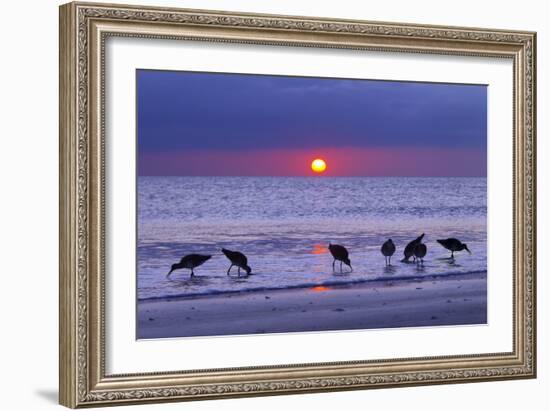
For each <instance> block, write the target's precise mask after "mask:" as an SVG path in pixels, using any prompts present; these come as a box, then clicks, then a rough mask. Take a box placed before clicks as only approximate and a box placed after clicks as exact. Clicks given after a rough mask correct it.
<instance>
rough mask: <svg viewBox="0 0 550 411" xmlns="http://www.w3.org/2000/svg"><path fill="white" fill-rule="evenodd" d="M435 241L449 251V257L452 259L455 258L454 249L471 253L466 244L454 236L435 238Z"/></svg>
mask: <svg viewBox="0 0 550 411" xmlns="http://www.w3.org/2000/svg"><path fill="white" fill-rule="evenodd" d="M437 242H438V243H439V244H441V245H442V246H443V247H445V248H446V249H447V250H449V251H450V252H451V258H453V259H454V258H455V252H456V251H462V250H466V251H468V252H469V253H470V254H472V252H471V251H470V250H469V249H468V246H467V245H466V244H465V243H463V242H461V241H460V240H457V239H456V238H446V239H444V240H437Z"/></svg>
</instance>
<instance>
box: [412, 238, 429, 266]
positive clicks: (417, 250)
mask: <svg viewBox="0 0 550 411" xmlns="http://www.w3.org/2000/svg"><path fill="white" fill-rule="evenodd" d="M427 252H428V247H426V244H423V243H418V244H417V245H416V247H414V256H415V257H416V263H417V264H418V262H420V264H421V265H424V257H425V256H426V253H427Z"/></svg>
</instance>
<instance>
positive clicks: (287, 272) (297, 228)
mask: <svg viewBox="0 0 550 411" xmlns="http://www.w3.org/2000/svg"><path fill="white" fill-rule="evenodd" d="M422 233H425V237H424V241H423V242H424V243H425V244H426V245H427V247H428V253H427V255H426V257H425V260H424V265H423V266H417V265H416V264H405V263H401V262H400V260H401V259H402V258H403V249H404V247H405V245H406V244H407V243H408V242H409V241H411V240H413V239H414V238H416V237H418V236H419V235H420V234H422ZM448 237H456V238H458V239H460V240H461V241H463V242H465V243H467V244H468V248H469V249H470V250H471V252H472V254H471V255H470V254H468V253H467V252H460V253H457V254H456V259H455V260H454V261H450V260H449V259H448V258H447V257H449V256H450V252H449V251H447V250H445V249H444V248H443V247H442V246H441V245H439V244H438V243H437V242H436V239H439V238H448ZM388 238H392V240H393V242H394V243H395V244H396V247H397V251H396V253H395V254H394V256H393V258H392V265H391V266H390V267H386V266H385V262H384V256H383V255H382V254H381V253H380V247H381V245H382V243H383V242H384V241H386V240H387V239H388ZM329 242H332V243H333V244H342V245H344V246H345V247H346V248H347V249H348V251H349V253H350V259H351V263H352V266H353V269H354V270H353V272H352V273H350V274H340V272H339V264H337V271H336V272H333V270H332V257H331V255H330V253H329V252H328V249H327V247H328V244H329ZM222 247H223V248H228V249H231V250H238V251H241V252H243V253H245V254H246V255H247V257H248V262H249V265H250V266H251V268H252V274H251V275H250V276H244V275H243V276H241V277H240V278H239V277H237V276H236V273H237V271H236V268H234V269H233V270H235V271H233V274H234V276H231V277H228V276H227V275H226V272H227V269H228V268H229V264H230V263H229V261H228V260H227V259H226V257H225V256H224V255H223V254H222V253H221V248H222ZM191 253H200V254H210V255H212V258H211V259H210V260H209V261H207V262H206V263H204V264H203V265H202V266H200V267H198V268H196V269H195V277H193V278H190V276H189V270H185V269H183V270H178V271H174V272H173V273H172V275H171V276H170V277H169V278H166V274H167V273H168V271H169V270H170V266H171V265H172V264H174V263H177V262H179V260H180V259H181V257H182V256H184V255H186V254H191ZM411 261H412V260H411ZM344 267H345V266H344ZM137 268H138V270H137V271H138V273H137V296H138V299H139V300H150V299H164V298H171V297H186V296H188V297H196V296H200V295H212V294H221V293H230V292H247V291H256V290H269V289H285V288H300V287H304V288H306V287H315V286H334V285H350V286H352V285H353V284H354V283H362V282H368V281H380V280H388V279H391V280H393V281H399V280H405V279H410V278H424V277H439V278H445V277H446V276H447V277H449V278H452V276H453V275H457V274H466V273H476V272H485V271H486V270H487V179H486V178H477V177H476V178H466V177H464V178H462V177H460V178H447V177H445V178H433V177H430V178H416V177H152V176H140V177H138V217H137ZM345 268H347V267H345Z"/></svg>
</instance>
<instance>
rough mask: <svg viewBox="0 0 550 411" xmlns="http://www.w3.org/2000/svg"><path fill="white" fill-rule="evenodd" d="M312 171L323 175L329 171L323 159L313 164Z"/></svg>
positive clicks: (314, 161)
mask: <svg viewBox="0 0 550 411" xmlns="http://www.w3.org/2000/svg"><path fill="white" fill-rule="evenodd" d="M311 169H312V170H313V171H314V172H315V173H322V172H324V171H325V170H326V169H327V163H326V162H325V160H323V159H322V158H316V159H315V160H313V161H312V162H311Z"/></svg>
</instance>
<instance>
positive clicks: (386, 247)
mask: <svg viewBox="0 0 550 411" xmlns="http://www.w3.org/2000/svg"><path fill="white" fill-rule="evenodd" d="M380 251H381V252H382V254H383V255H384V258H385V260H386V265H391V256H392V255H393V254H394V253H395V244H394V243H393V241H392V239H391V238H390V239H388V241H386V242H385V243H384V244H382V248H381V249H380Z"/></svg>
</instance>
